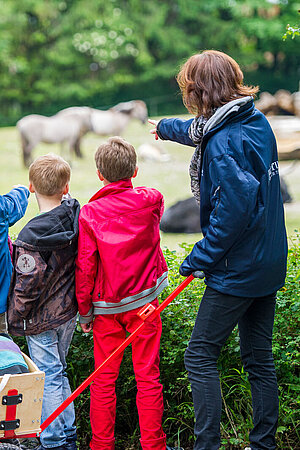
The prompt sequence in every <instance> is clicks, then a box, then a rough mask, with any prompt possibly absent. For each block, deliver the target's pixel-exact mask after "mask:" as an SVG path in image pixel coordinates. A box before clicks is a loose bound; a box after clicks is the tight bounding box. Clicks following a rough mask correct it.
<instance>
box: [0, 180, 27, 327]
mask: <svg viewBox="0 0 300 450" xmlns="http://www.w3.org/2000/svg"><path fill="white" fill-rule="evenodd" d="M28 197H29V190H28V189H27V187H25V186H21V185H18V186H15V187H14V188H13V189H12V190H11V191H10V192H9V193H8V194H6V195H0V333H6V331H7V326H6V304H7V295H8V291H9V285H10V279H11V274H12V261H11V255H10V250H9V242H10V241H9V237H8V229H9V227H11V226H12V225H14V224H15V223H16V222H17V221H18V220H20V219H21V218H22V217H23V216H24V214H25V211H26V208H27V205H28Z"/></svg>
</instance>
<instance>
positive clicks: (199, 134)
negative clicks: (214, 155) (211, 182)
mask: <svg viewBox="0 0 300 450" xmlns="http://www.w3.org/2000/svg"><path fill="white" fill-rule="evenodd" d="M216 110H217V108H216V109H214V111H213V114H214V113H215V112H216ZM213 114H212V115H213ZM212 115H211V116H212ZM211 116H210V117H211ZM210 117H204V116H199V117H196V118H195V119H194V120H193V122H192V123H191V126H190V128H189V136H190V138H191V140H192V141H193V142H194V144H197V147H196V150H195V152H194V154H193V156H192V159H191V163H190V168H189V174H190V178H191V190H192V194H193V196H194V197H195V199H196V200H197V203H198V204H199V205H200V186H199V170H200V166H201V144H202V140H203V130H204V127H205V124H206V122H207V121H208V120H209V119H210Z"/></svg>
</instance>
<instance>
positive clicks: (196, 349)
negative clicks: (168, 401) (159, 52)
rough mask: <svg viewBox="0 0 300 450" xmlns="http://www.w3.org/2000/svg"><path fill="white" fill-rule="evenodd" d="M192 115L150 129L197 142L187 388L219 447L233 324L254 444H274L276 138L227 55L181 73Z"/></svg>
mask: <svg viewBox="0 0 300 450" xmlns="http://www.w3.org/2000/svg"><path fill="white" fill-rule="evenodd" d="M177 81H178V84H179V86H180V89H181V92H182V96H183V101H184V104H185V106H186V107H187V109H188V111H189V112H191V113H192V114H195V115H196V117H195V118H194V119H190V120H181V119H163V120H161V121H160V122H155V121H151V123H153V124H154V125H155V129H154V130H152V131H151V132H152V133H156V134H157V135H158V137H159V138H160V139H168V140H172V141H176V142H179V143H182V144H186V145H190V146H194V147H196V149H195V153H194V155H193V157H192V161H191V165H190V176H191V188H192V192H193V194H194V196H195V197H196V199H197V200H198V202H199V203H200V219H201V229H202V232H203V239H202V240H200V241H199V242H197V243H196V244H195V245H194V247H193V250H192V252H191V253H190V254H189V255H188V256H187V258H186V259H185V260H184V261H183V263H182V265H181V267H180V273H181V275H184V276H188V275H190V274H191V273H193V272H194V271H196V270H202V271H203V272H204V273H205V283H206V285H207V287H206V290H205V293H204V295H203V298H202V301H201V304H200V307H199V312H198V315H197V318H196V322H195V326H194V329H193V332H192V336H191V339H190V342H189V345H188V348H187V350H186V353H185V365H186V368H187V371H188V375H189V380H190V382H191V386H192V394H193V401H194V410H195V418H196V423H195V437H196V440H195V446H194V449H197V450H204V449H208V450H215V449H218V448H219V446H220V420H221V406H222V402H221V390H220V381H219V375H218V371H217V360H218V357H219V355H220V351H221V349H222V347H223V345H224V343H225V341H226V340H227V338H228V337H229V335H230V334H231V332H232V330H233V329H234V327H235V326H236V325H237V324H238V328H239V335H240V349H241V358H242V361H243V364H244V367H245V369H246V371H247V372H248V376H249V381H250V384H251V392H252V404H253V428H252V430H251V432H250V445H251V449H252V450H258V449H259V450H261V449H275V448H276V444H275V432H276V428H277V420H278V389H277V381H276V373H275V367H274V361H273V355H272V332H273V322H274V311H275V301H276V291H277V290H278V289H280V288H281V287H282V286H283V284H284V280H285V274H286V258H287V240H286V231H285V224H284V212H283V204H282V199H281V194H280V182H279V173H278V156H277V149H276V142H275V137H274V134H273V132H272V130H271V127H270V125H269V123H268V121H267V120H266V118H265V116H264V115H263V114H262V113H261V112H259V111H258V110H257V109H256V108H255V106H254V102H253V97H254V96H255V94H256V93H257V91H258V87H253V86H246V85H244V83H243V73H242V71H241V69H240V67H239V65H238V64H237V62H236V61H234V60H233V59H232V58H231V57H230V56H228V55H226V54H225V53H222V52H218V51H213V50H209V51H204V52H202V53H200V54H197V55H194V56H192V57H191V58H189V59H188V60H187V62H186V63H185V64H184V65H183V66H182V68H181V70H180V72H179V74H178V77H177Z"/></svg>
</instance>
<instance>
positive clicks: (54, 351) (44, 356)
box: [26, 317, 76, 448]
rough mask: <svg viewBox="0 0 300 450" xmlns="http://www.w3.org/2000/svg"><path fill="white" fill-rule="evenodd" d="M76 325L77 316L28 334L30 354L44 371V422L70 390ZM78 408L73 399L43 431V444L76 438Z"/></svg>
mask: <svg viewBox="0 0 300 450" xmlns="http://www.w3.org/2000/svg"><path fill="white" fill-rule="evenodd" d="M75 326H76V317H73V319H71V320H69V321H68V322H66V323H64V324H62V325H60V326H58V327H57V328H54V329H53V330H49V331H44V332H43V333H40V334H36V335H32V336H27V337H26V339H27V343H28V348H29V353H30V358H31V359H32V360H33V362H34V363H35V364H36V365H37V366H38V368H39V369H40V370H42V371H44V372H45V375H46V376H45V389H44V397H43V407H42V422H43V421H44V420H45V419H47V417H49V416H50V414H51V413H52V412H53V411H54V410H55V409H56V408H57V407H58V406H59V405H60V404H61V403H62V402H63V401H64V400H65V399H66V398H67V397H68V396H69V395H70V394H71V390H70V385H69V381H68V378H67V374H66V372H65V370H66V367H67V363H66V357H67V354H68V350H69V346H70V344H71V340H72V337H73V333H74V330H75ZM75 437H76V426H75V412H74V405H73V403H71V404H70V405H69V406H68V407H67V408H66V409H65V410H64V411H63V412H62V413H61V414H60V415H59V416H58V417H57V418H56V419H55V420H54V421H53V422H52V423H51V424H50V425H49V426H48V427H47V428H46V429H45V430H44V431H43V432H42V434H41V443H42V445H43V447H46V448H53V447H59V446H63V445H65V444H66V441H67V439H72V438H74V439H75Z"/></svg>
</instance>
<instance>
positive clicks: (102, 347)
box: [90, 300, 166, 450]
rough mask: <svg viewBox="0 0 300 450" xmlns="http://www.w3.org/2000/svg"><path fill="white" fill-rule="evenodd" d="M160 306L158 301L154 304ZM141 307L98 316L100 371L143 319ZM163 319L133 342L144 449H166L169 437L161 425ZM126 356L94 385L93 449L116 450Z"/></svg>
mask: <svg viewBox="0 0 300 450" xmlns="http://www.w3.org/2000/svg"><path fill="white" fill-rule="evenodd" d="M153 305H154V306H158V301H157V300H155V301H154V302H153ZM139 309H140V308H137V309H134V310H132V311H127V312H125V313H120V314H105V315H99V316H96V318H95V321H94V327H93V333H94V357H95V367H96V368H97V367H98V366H99V365H100V364H101V363H102V362H103V361H104V360H105V359H106V358H107V357H108V356H109V355H110V354H111V353H112V352H113V351H114V350H115V349H116V348H117V347H118V346H119V345H120V344H121V343H122V342H123V341H124V339H125V338H126V331H128V332H129V333H132V332H133V331H134V330H135V329H136V328H137V327H138V326H139V325H140V324H141V323H142V320H141V319H140V318H139V317H138V316H137V312H138V311H139ZM161 328H162V327H161V320H160V317H156V318H155V319H154V320H153V321H152V322H150V321H149V322H148V321H147V322H146V323H145V327H144V329H143V331H142V333H141V334H140V335H139V336H138V337H137V338H136V339H135V340H134V341H133V342H132V360H133V368H134V373H135V379H136V383H137V398H136V403H137V408H138V413H139V424H140V431H141V440H140V442H141V446H142V448H143V450H165V449H166V435H165V433H164V432H163V429H162V426H161V422H162V415H163V410H164V406H163V394H162V385H161V384H160V382H159V375H160V373H159V347H160V336H161ZM122 357H123V354H120V355H119V356H118V357H117V358H116V359H114V360H113V361H112V362H111V364H110V365H109V367H107V368H105V369H104V371H103V372H101V374H100V375H99V376H98V377H97V378H96V380H95V381H94V383H93V384H92V385H91V411H90V415H91V426H92V432H93V437H92V440H91V443H90V447H91V449H92V450H114V448H115V438H114V428H115V417H116V393H115V383H116V380H117V378H118V374H119V369H120V364H121V361H122Z"/></svg>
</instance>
